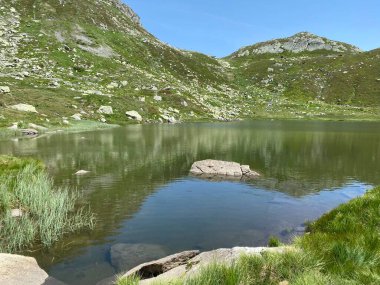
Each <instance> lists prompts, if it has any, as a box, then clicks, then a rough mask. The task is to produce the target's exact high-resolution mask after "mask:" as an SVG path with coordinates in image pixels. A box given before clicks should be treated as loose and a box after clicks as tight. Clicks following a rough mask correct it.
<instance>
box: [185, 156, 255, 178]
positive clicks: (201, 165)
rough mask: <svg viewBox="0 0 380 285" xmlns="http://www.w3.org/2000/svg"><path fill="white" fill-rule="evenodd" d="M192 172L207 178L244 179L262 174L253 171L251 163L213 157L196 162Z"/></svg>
mask: <svg viewBox="0 0 380 285" xmlns="http://www.w3.org/2000/svg"><path fill="white" fill-rule="evenodd" d="M190 173H191V174H193V175H197V176H201V177H205V178H214V177H225V178H235V179H242V178H255V177H259V176H260V174H259V173H257V172H255V171H252V170H251V169H250V167H249V165H240V164H239V163H237V162H230V161H221V160H212V159H207V160H202V161H197V162H194V163H193V165H192V166H191V169H190Z"/></svg>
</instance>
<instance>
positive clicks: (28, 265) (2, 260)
mask: <svg viewBox="0 0 380 285" xmlns="http://www.w3.org/2000/svg"><path fill="white" fill-rule="evenodd" d="M0 284H2V285H41V284H49V285H64V283H62V282H60V281H58V280H56V279H54V278H52V277H49V275H48V274H47V273H46V272H45V271H44V270H42V269H41V268H40V267H39V266H38V264H37V261H36V260H35V259H34V258H32V257H26V256H21V255H13V254H5V253H0Z"/></svg>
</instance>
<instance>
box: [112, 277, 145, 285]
mask: <svg viewBox="0 0 380 285" xmlns="http://www.w3.org/2000/svg"><path fill="white" fill-rule="evenodd" d="M139 283H140V278H139V277H138V276H136V275H131V276H127V277H125V276H120V277H118V278H117V280H116V283H115V284H116V285H139Z"/></svg>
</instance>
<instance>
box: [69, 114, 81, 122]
mask: <svg viewBox="0 0 380 285" xmlns="http://www.w3.org/2000/svg"><path fill="white" fill-rule="evenodd" d="M71 118H73V119H74V120H76V121H81V120H82V114H80V113H76V114H74V115H72V116H71Z"/></svg>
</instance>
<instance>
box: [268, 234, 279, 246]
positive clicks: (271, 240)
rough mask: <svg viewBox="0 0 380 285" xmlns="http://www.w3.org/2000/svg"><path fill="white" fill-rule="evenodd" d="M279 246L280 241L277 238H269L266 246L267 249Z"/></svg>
mask: <svg viewBox="0 0 380 285" xmlns="http://www.w3.org/2000/svg"><path fill="white" fill-rule="evenodd" d="M280 245H281V241H280V240H279V239H278V237H275V236H271V237H269V241H268V246H269V247H279V246H280Z"/></svg>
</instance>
